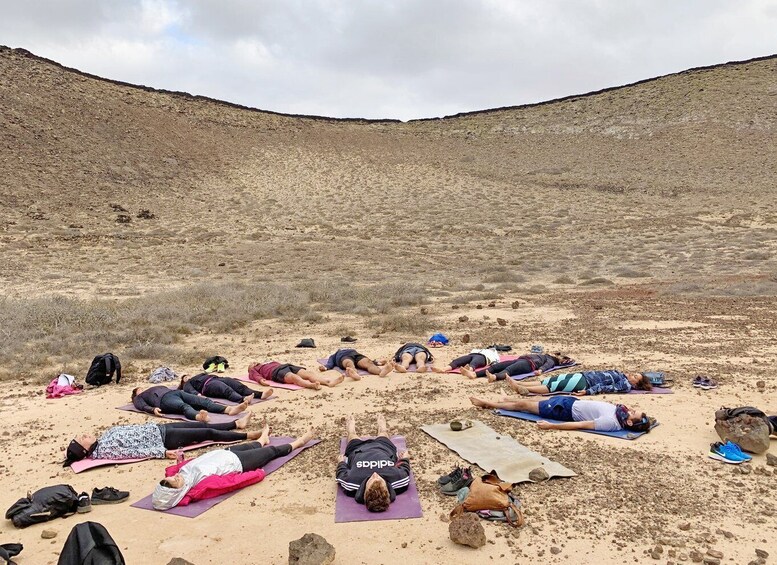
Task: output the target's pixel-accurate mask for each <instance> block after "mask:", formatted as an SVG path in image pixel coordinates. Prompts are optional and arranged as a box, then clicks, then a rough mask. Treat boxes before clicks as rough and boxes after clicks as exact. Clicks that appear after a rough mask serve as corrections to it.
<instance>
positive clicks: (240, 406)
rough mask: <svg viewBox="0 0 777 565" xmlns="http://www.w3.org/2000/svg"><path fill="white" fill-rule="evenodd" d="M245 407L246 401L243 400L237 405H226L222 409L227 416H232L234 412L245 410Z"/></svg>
mask: <svg viewBox="0 0 777 565" xmlns="http://www.w3.org/2000/svg"><path fill="white" fill-rule="evenodd" d="M247 408H248V402H246V401H245V400H244V401H243V402H241V403H240V404H238V405H237V406H228V407H227V409H226V410H224V414H227V415H229V416H234V415H235V414H240V413H241V412H245V411H246V409H247Z"/></svg>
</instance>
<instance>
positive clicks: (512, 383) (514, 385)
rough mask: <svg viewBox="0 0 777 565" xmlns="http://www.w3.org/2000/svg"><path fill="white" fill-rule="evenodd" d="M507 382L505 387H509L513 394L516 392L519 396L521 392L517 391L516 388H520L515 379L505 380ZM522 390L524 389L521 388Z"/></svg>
mask: <svg viewBox="0 0 777 565" xmlns="http://www.w3.org/2000/svg"><path fill="white" fill-rule="evenodd" d="M505 380H506V381H507V386H509V387H510V388H511V389H512V390H513V392H517V393H518V394H521V392H520V391H519V390H518V387H519V386H521V385H519V384H518V381H516V380H515V379H505ZM521 388H524V387H521Z"/></svg>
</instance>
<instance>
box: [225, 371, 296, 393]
mask: <svg viewBox="0 0 777 565" xmlns="http://www.w3.org/2000/svg"><path fill="white" fill-rule="evenodd" d="M232 378H233V379H237V380H239V381H243V382H244V383H249V384H253V385H259V386H271V387H273V388H284V389H286V390H299V389H301V388H305V387H302V386H299V385H293V384H292V385H289V384H286V383H276V382H275V381H272V384H271V385H263V384H261V383H258V382H256V381H252V380H251V379H249V378H248V375H243V376H242V377H232Z"/></svg>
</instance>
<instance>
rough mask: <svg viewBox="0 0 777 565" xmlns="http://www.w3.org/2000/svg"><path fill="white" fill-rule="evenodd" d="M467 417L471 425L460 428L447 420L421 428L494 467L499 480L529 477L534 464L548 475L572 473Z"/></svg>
mask: <svg viewBox="0 0 777 565" xmlns="http://www.w3.org/2000/svg"><path fill="white" fill-rule="evenodd" d="M471 421H472V427H471V428H469V429H467V430H462V431H460V432H454V431H453V430H451V427H450V425H449V424H431V425H429V426H421V429H422V430H423V431H424V432H426V433H427V434H429V435H430V436H432V437H433V438H434V439H436V440H437V441H439V442H440V443H442V444H444V445H446V446H447V447H449V448H450V449H452V450H453V451H455V452H456V453H458V454H459V455H461V457H463V458H464V459H466V460H467V461H469V462H470V463H474V464H476V465H478V466H479V467H480V468H482V469H485V470H486V471H491V470H494V471H496V474H497V475H499V478H500V479H502V480H503V481H507V482H510V483H523V482H527V481H531V479H529V473H530V472H531V471H532V470H533V469H536V468H537V467H542V468H544V469H545V471H546V472H547V473H548V475H549V476H550V477H574V476H575V473H574V471H570V470H569V469H567V468H566V467H564V466H563V465H561V464H560V463H556V462H555V461H551V460H550V459H547V458H545V457H543V456H542V455H540V454H539V453H535V452H534V451H532V450H531V449H529V448H528V447H524V446H523V445H521V444H520V443H518V442H517V441H515V440H514V439H513V438H511V437H510V436H506V435H502V434H498V433H496V431H494V430H492V429H491V428H489V427H488V426H486V425H485V424H484V423H483V422H480V421H478V420H471Z"/></svg>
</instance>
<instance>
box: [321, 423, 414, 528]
mask: <svg viewBox="0 0 777 565" xmlns="http://www.w3.org/2000/svg"><path fill="white" fill-rule="evenodd" d="M391 441H392V442H394V445H396V446H397V452H400V453H401V452H402V451H404V450H406V449H407V444H406V442H405V438H404V437H402V436H394V437H392V438H391ZM345 447H346V438H342V439H341V440H340V453H345ZM335 488H337V496H336V498H335V522H336V523H338V524H340V523H343V522H365V521H373V520H403V519H405V518H421V517H422V516H423V515H424V513H423V511H422V510H421V501H420V500H419V499H418V487H416V484H415V477H414V476H413V472H412V471H410V484H409V485H408V487H407V490H406V491H405V492H403V493H402V494H398V495H397V498H396V500H395V501H394V502H392V503H391V505H390V506H389V507H388V510H386V511H385V512H370V511H369V510H367V507H366V506H365V505H364V504H359V503H358V502H356V500H354V498H353V497H351V496H348V495H347V494H345V492H344V491H343V489H341V488H340V487H339V486H337V483H335Z"/></svg>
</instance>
